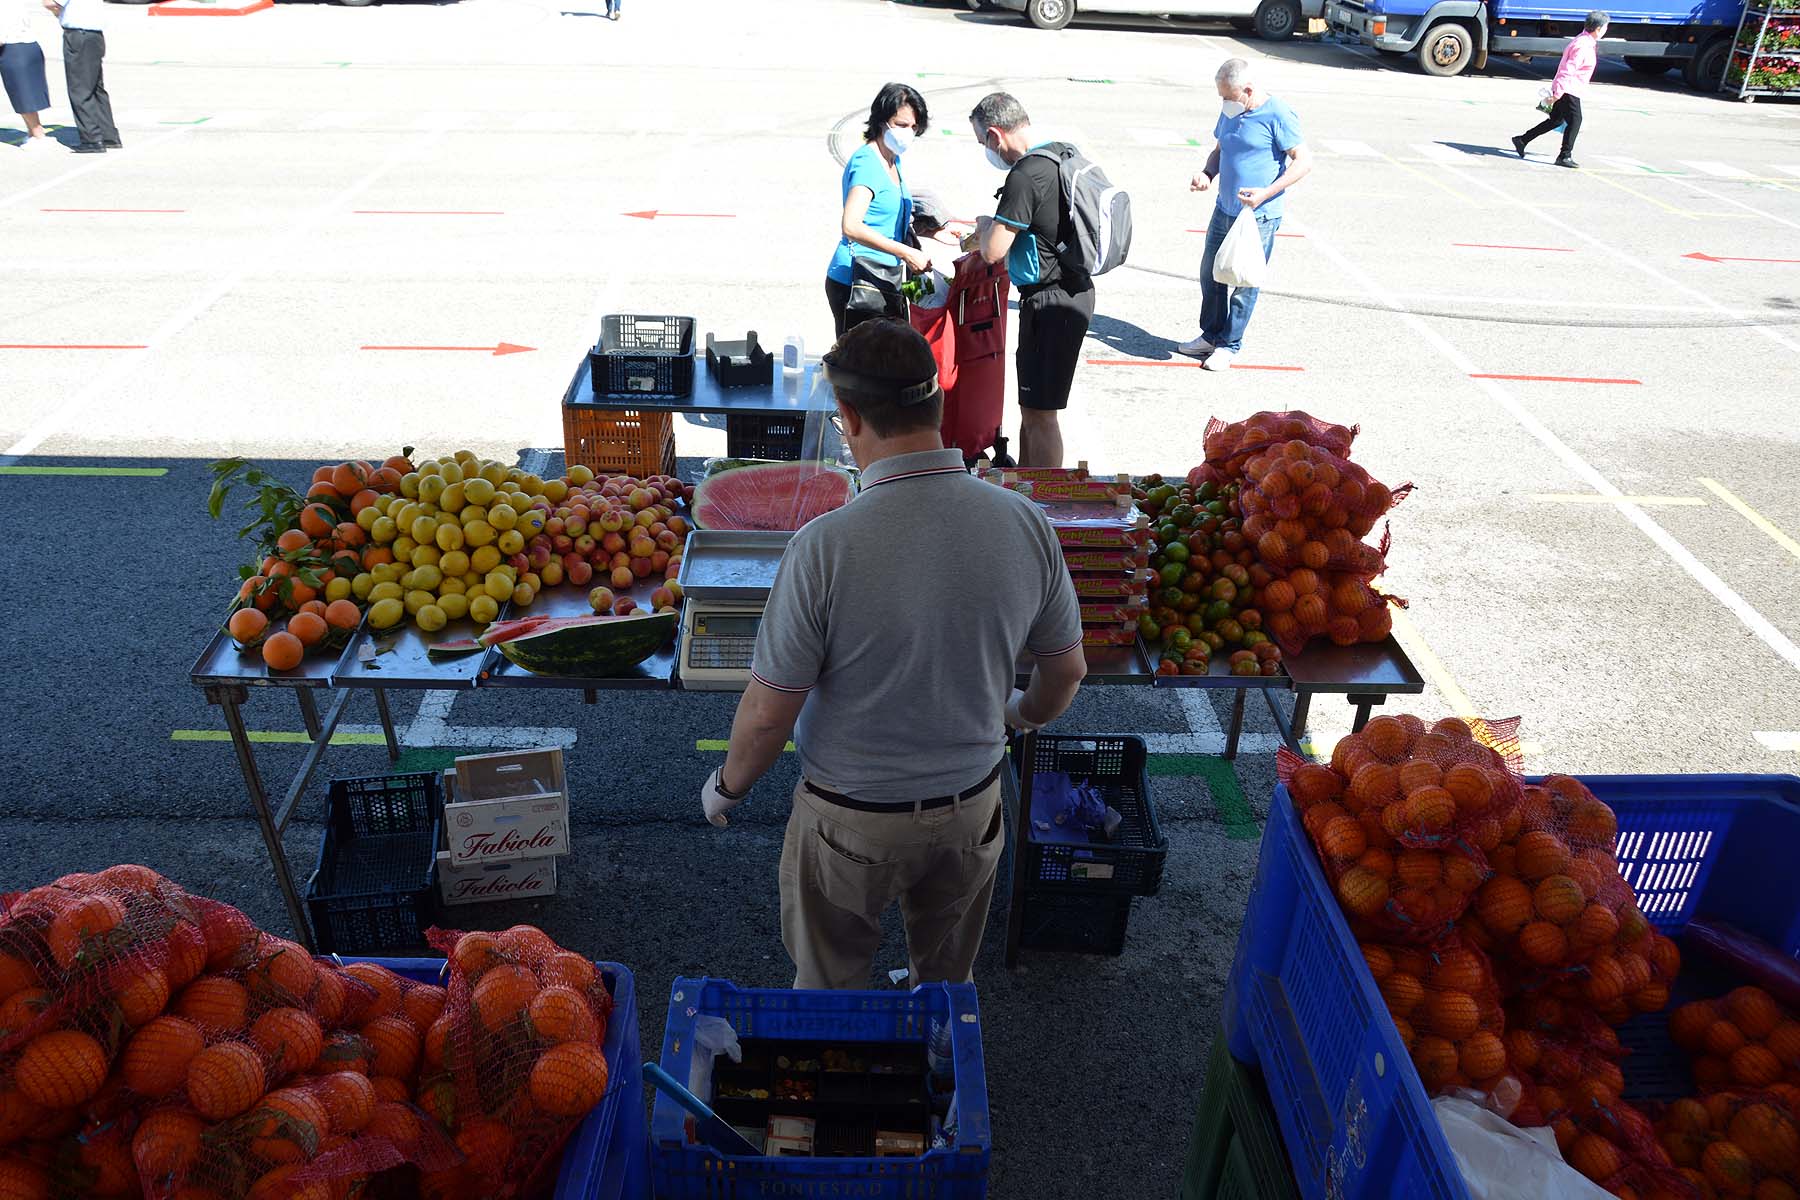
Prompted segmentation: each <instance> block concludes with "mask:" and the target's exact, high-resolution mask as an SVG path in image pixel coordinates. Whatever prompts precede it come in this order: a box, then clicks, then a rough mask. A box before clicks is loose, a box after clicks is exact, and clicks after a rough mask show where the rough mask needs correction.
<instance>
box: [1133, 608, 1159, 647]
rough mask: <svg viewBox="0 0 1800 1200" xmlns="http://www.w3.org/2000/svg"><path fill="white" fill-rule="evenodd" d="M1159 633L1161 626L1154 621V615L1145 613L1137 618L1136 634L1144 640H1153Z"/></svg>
mask: <svg viewBox="0 0 1800 1200" xmlns="http://www.w3.org/2000/svg"><path fill="white" fill-rule="evenodd" d="M1161 633H1162V626H1160V625H1158V624H1157V623H1156V618H1155V617H1153V616H1150V615H1149V614H1148V613H1146V614H1145V615H1143V616H1141V617H1139V618H1138V636H1139V637H1141V638H1143V639H1144V640H1145V641H1146V642H1154V641H1155V640H1156V639H1157V637H1158V635H1160V634H1161Z"/></svg>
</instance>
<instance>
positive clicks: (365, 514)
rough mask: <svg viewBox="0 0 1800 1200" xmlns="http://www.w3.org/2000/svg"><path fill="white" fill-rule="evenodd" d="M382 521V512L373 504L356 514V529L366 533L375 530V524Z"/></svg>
mask: <svg viewBox="0 0 1800 1200" xmlns="http://www.w3.org/2000/svg"><path fill="white" fill-rule="evenodd" d="M379 520H381V510H380V509H379V508H376V507H375V506H374V505H373V504H371V505H369V507H367V508H365V509H363V510H362V511H361V512H359V513H357V514H356V527H357V528H358V529H360V530H362V531H363V532H364V533H367V532H369V530H371V529H373V528H375V522H377V521H379Z"/></svg>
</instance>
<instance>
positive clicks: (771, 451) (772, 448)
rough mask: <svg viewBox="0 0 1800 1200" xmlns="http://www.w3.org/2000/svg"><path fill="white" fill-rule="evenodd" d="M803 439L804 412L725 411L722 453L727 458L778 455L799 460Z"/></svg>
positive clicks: (771, 456)
mask: <svg viewBox="0 0 1800 1200" xmlns="http://www.w3.org/2000/svg"><path fill="white" fill-rule="evenodd" d="M805 441H806V415H805V414H804V413H794V414H787V413H782V414H779V415H776V414H770V413H727V414H726V416H725V455H726V457H728V458H778V459H781V460H782V461H784V462H798V461H799V460H800V450H801V447H802V446H803V445H804V444H805Z"/></svg>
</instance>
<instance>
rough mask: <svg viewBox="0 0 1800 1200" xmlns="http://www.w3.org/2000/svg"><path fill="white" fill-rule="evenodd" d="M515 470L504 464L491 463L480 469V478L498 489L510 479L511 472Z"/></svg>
mask: <svg viewBox="0 0 1800 1200" xmlns="http://www.w3.org/2000/svg"><path fill="white" fill-rule="evenodd" d="M517 469H518V468H516V467H514V468H511V469H509V468H508V467H507V465H506V464H505V463H497V462H491V463H489V464H487V465H486V466H485V467H483V468H481V477H482V478H483V479H485V480H487V481H488V482H489V483H491V484H493V485H494V486H495V487H498V486H500V485H501V484H503V483H505V482H506V481H507V480H508V479H509V478H511V477H512V474H513V471H516V470H517Z"/></svg>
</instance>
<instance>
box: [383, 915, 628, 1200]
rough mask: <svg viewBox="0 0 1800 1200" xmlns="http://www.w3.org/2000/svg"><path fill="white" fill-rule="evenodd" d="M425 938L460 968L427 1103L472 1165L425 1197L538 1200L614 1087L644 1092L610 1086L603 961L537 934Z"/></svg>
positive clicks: (431, 1047) (432, 1048)
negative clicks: (575, 1136)
mask: <svg viewBox="0 0 1800 1200" xmlns="http://www.w3.org/2000/svg"><path fill="white" fill-rule="evenodd" d="M427 937H428V939H429V941H430V943H431V945H432V946H433V947H434V948H436V949H438V950H441V951H443V952H444V954H445V955H446V956H447V957H448V958H449V960H450V968H449V970H450V989H449V995H448V997H447V1000H446V1003H445V1005H444V1011H443V1015H442V1016H441V1017H440V1018H439V1019H438V1020H437V1021H436V1022H435V1023H434V1024H433V1026H432V1027H431V1029H430V1030H429V1031H428V1032H427V1035H426V1040H425V1048H424V1061H425V1068H424V1074H423V1076H422V1077H421V1078H420V1081H419V1089H418V1093H417V1095H418V1101H419V1104H420V1106H421V1107H422V1108H423V1109H424V1110H425V1111H426V1112H428V1113H430V1114H431V1115H432V1116H433V1117H435V1118H436V1119H437V1120H438V1121H439V1122H441V1123H442V1124H443V1125H444V1127H445V1128H447V1129H449V1130H450V1131H451V1133H452V1135H453V1137H454V1138H455V1141H456V1145H457V1146H458V1148H460V1149H461V1150H462V1152H463V1153H464V1155H465V1156H466V1161H465V1163H464V1164H463V1165H462V1166H460V1167H456V1168H453V1169H450V1170H445V1171H438V1172H435V1173H428V1174H427V1175H426V1176H425V1177H424V1180H423V1183H424V1188H425V1192H424V1194H426V1195H428V1196H432V1197H437V1198H442V1200H452V1198H457V1197H466V1198H467V1200H488V1198H490V1197H511V1196H526V1195H531V1194H533V1193H534V1192H536V1191H538V1190H540V1189H542V1188H544V1187H547V1186H548V1185H549V1184H550V1183H552V1182H553V1181H554V1179H555V1174H556V1171H557V1167H558V1154H559V1151H560V1150H561V1148H562V1145H563V1142H564V1141H566V1140H567V1139H568V1137H569V1135H570V1134H571V1133H573V1132H574V1130H575V1127H576V1126H577V1125H579V1124H580V1122H581V1119H582V1117H584V1116H585V1115H586V1114H587V1113H588V1111H589V1110H590V1109H592V1108H593V1107H594V1106H595V1105H596V1104H598V1103H599V1102H600V1101H601V1100H602V1099H603V1098H604V1097H605V1095H606V1094H607V1091H608V1089H609V1088H612V1087H626V1088H635V1087H636V1086H637V1081H636V1080H609V1079H608V1077H607V1065H606V1058H605V1056H604V1054H603V1053H602V1051H601V1044H602V1042H603V1041H604V1040H605V1037H606V1025H607V1021H608V1020H609V1018H610V1017H611V1015H612V997H611V996H610V994H609V993H608V992H607V990H606V985H605V983H604V982H603V981H602V980H601V979H600V975H599V971H598V970H597V969H596V968H595V966H594V964H593V963H591V962H588V961H587V960H586V959H584V958H582V957H581V956H580V955H578V954H573V953H570V952H569V951H566V950H564V949H562V948H561V947H560V946H558V945H557V944H556V943H555V942H553V941H551V940H550V938H549V937H548V936H546V935H545V934H544V933H543V932H542V931H540V930H537V929H534V928H532V927H531V926H528V925H516V926H514V927H513V928H511V929H509V930H506V931H505V932H504V933H499V934H493V933H480V932H474V933H458V932H454V931H450V930H442V929H433V930H431V931H430V932H429V933H428V934H427Z"/></svg>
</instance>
